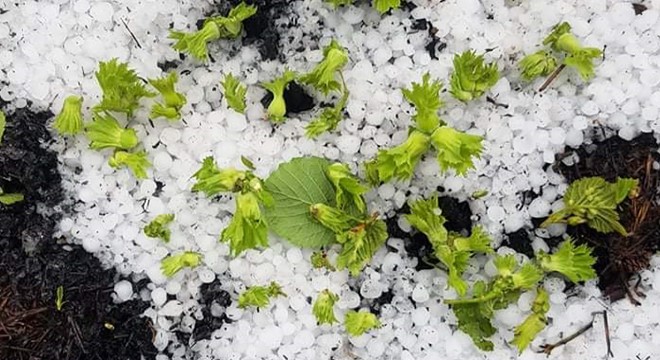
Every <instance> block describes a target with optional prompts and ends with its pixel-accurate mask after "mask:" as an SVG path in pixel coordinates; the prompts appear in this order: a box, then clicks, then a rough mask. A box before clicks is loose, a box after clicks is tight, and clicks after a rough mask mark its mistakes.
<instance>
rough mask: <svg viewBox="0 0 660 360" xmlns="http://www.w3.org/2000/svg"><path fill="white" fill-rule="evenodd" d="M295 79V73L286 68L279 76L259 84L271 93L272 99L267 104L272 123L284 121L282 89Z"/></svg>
mask: <svg viewBox="0 0 660 360" xmlns="http://www.w3.org/2000/svg"><path fill="white" fill-rule="evenodd" d="M295 79H296V73H295V72H293V71H291V70H288V69H286V70H285V71H284V74H282V76H281V77H279V78H277V79H275V80H273V81H270V82H267V83H263V84H261V86H262V87H263V88H264V89H266V90H268V91H269V92H270V93H271V94H272V95H273V100H272V101H271V102H270V105H268V111H267V115H268V119H270V120H271V121H273V122H274V123H281V122H283V121H284V117H285V115H286V101H285V100H284V91H285V90H286V89H287V87H288V86H289V83H291V82H292V81H293V80H295Z"/></svg>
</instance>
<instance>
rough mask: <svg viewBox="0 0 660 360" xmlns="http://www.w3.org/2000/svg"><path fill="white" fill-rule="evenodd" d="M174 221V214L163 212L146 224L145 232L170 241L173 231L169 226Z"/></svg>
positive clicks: (151, 236)
mask: <svg viewBox="0 0 660 360" xmlns="http://www.w3.org/2000/svg"><path fill="white" fill-rule="evenodd" d="M172 221H174V214H161V215H158V216H156V217H155V218H154V219H153V220H151V222H150V223H149V224H148V225H147V226H145V228H144V234H145V235H147V236H148V237H150V238H158V239H161V240H163V241H164V242H166V243H167V242H170V236H171V234H172V233H171V231H170V229H169V228H168V227H167V226H168V225H169V224H170V223H171V222H172Z"/></svg>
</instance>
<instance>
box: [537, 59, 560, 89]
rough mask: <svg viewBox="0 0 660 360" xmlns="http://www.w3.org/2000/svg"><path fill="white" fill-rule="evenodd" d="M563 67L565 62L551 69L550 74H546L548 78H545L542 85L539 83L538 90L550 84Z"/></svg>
mask: <svg viewBox="0 0 660 360" xmlns="http://www.w3.org/2000/svg"><path fill="white" fill-rule="evenodd" d="M565 67H566V65H565V64H561V65H559V67H557V68H556V69H555V71H553V72H552V74H550V76H548V78H547V79H546V80H545V82H544V83H543V85H541V87H540V88H539V92H542V91H543V90H545V89H546V88H547V87H548V86H550V84H551V83H552V82H553V81H554V80H555V79H556V78H557V76H559V73H561V72H562V70H564V68H565Z"/></svg>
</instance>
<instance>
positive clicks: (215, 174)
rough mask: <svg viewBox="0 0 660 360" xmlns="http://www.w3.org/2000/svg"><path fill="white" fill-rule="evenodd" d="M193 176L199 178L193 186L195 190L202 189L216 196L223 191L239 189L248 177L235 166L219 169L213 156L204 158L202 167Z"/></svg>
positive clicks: (209, 194) (207, 194) (209, 195)
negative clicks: (240, 184)
mask: <svg viewBox="0 0 660 360" xmlns="http://www.w3.org/2000/svg"><path fill="white" fill-rule="evenodd" d="M193 177H194V178H195V179H196V180H197V182H196V183H195V185H193V187H192V191H193V192H198V191H201V192H203V193H204V194H206V196H208V197H211V196H215V195H217V194H219V193H221V192H229V191H237V190H239V189H238V187H239V186H238V184H239V183H241V182H243V180H245V179H246V177H247V173H246V172H245V171H240V170H237V169H234V168H227V169H219V168H218V167H217V166H216V165H215V162H214V160H213V157H211V156H208V157H206V158H204V161H203V163H202V167H201V168H200V169H199V170H197V172H196V173H195V174H193Z"/></svg>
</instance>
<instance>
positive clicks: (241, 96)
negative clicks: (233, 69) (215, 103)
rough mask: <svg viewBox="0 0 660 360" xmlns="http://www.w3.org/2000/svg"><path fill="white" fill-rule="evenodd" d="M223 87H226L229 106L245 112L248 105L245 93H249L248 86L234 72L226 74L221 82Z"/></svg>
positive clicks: (242, 112)
mask: <svg viewBox="0 0 660 360" xmlns="http://www.w3.org/2000/svg"><path fill="white" fill-rule="evenodd" d="M221 84H222V87H223V88H224V89H225V99H226V100H227V106H228V107H229V108H230V109H233V110H234V111H236V112H239V113H241V114H244V113H245V108H246V107H247V105H246V103H245V95H246V94H247V86H245V85H243V84H241V82H240V81H239V80H238V78H236V77H235V76H234V75H233V74H231V73H229V74H226V75H225V78H224V80H223V81H222V82H221Z"/></svg>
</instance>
